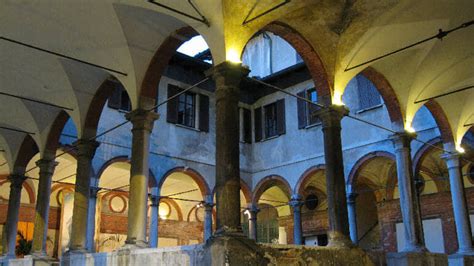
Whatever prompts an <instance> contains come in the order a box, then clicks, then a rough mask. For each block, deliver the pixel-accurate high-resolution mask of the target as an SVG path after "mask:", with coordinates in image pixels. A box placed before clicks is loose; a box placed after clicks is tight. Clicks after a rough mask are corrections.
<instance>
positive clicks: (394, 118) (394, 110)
mask: <svg viewBox="0 0 474 266" xmlns="http://www.w3.org/2000/svg"><path fill="white" fill-rule="evenodd" d="M360 74H361V75H363V76H364V77H366V78H367V79H368V80H370V81H371V82H372V83H373V84H374V85H375V87H376V88H377V91H378V92H379V93H380V95H381V96H382V99H383V101H384V103H385V105H386V106H387V111H388V116H389V117H390V121H391V122H392V124H395V125H399V126H401V127H402V128H403V124H404V123H403V114H402V108H401V107H400V102H399V101H398V98H397V94H396V93H395V90H394V89H393V87H392V85H390V82H389V81H388V80H387V79H386V78H385V76H384V75H382V74H381V73H380V72H378V71H377V70H375V69H374V68H373V67H367V68H365V69H364V70H362V72H360Z"/></svg>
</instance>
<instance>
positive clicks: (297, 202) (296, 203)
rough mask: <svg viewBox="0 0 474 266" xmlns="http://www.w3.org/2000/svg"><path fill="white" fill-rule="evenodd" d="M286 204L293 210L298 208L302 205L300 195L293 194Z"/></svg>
mask: <svg viewBox="0 0 474 266" xmlns="http://www.w3.org/2000/svg"><path fill="white" fill-rule="evenodd" d="M288 204H289V205H290V206H291V207H293V208H300V207H301V206H303V204H304V201H303V197H302V196H301V195H300V194H294V195H292V196H291V199H290V201H289V202H288Z"/></svg>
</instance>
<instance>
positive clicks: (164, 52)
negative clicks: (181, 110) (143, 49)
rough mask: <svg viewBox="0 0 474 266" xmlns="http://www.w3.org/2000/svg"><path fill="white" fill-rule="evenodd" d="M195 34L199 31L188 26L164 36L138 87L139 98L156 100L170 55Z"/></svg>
mask: <svg viewBox="0 0 474 266" xmlns="http://www.w3.org/2000/svg"><path fill="white" fill-rule="evenodd" d="M197 35H199V33H198V32H197V31H196V30H195V29H193V28H192V27H190V26H188V27H184V28H181V29H178V30H176V31H175V32H174V33H172V34H170V36H169V37H168V38H166V40H165V41H164V42H163V43H162V44H161V45H160V47H159V48H158V49H157V50H156V52H155V54H154V55H153V58H152V59H151V61H150V64H149V65H148V68H147V70H146V73H145V77H144V79H143V82H142V84H141V88H140V93H139V95H140V98H141V97H144V98H147V99H153V100H154V101H156V98H157V96H158V84H159V82H160V79H161V77H162V76H163V73H164V71H165V69H166V67H167V66H168V62H169V61H170V59H171V57H172V56H173V55H174V53H175V52H176V50H177V49H178V48H179V46H181V44H183V43H184V42H186V41H187V40H186V39H191V38H192V37H194V36H197Z"/></svg>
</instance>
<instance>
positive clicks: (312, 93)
mask: <svg viewBox="0 0 474 266" xmlns="http://www.w3.org/2000/svg"><path fill="white" fill-rule="evenodd" d="M306 98H307V99H308V100H310V101H312V102H313V103H317V102H318V93H317V92H316V89H315V88H312V89H309V90H307V91H306ZM306 104H307V105H308V108H307V110H308V125H314V124H317V123H320V122H321V121H320V120H319V117H317V116H315V115H314V112H316V111H318V110H319V106H317V105H315V104H310V103H306Z"/></svg>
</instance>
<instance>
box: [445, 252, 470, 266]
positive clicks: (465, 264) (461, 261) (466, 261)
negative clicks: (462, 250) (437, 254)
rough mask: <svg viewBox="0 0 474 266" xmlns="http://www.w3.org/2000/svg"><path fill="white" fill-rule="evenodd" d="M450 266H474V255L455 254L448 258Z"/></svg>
mask: <svg viewBox="0 0 474 266" xmlns="http://www.w3.org/2000/svg"><path fill="white" fill-rule="evenodd" d="M448 264H449V266H472V265H474V255H466V254H453V255H449V256H448Z"/></svg>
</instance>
